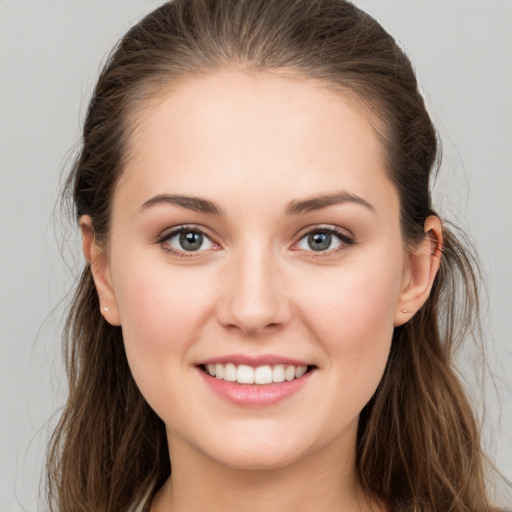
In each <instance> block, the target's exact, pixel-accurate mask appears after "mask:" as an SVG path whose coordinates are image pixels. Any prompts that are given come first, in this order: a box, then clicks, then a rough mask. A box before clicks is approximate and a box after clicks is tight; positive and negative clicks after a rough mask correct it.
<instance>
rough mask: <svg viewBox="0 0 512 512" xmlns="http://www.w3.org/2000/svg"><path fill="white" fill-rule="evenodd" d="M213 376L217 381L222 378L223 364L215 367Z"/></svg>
mask: <svg viewBox="0 0 512 512" xmlns="http://www.w3.org/2000/svg"><path fill="white" fill-rule="evenodd" d="M214 376H215V377H217V379H223V378H224V365H223V364H216V365H215V375H214Z"/></svg>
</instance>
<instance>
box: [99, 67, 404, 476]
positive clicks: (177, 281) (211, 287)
mask: <svg viewBox="0 0 512 512" xmlns="http://www.w3.org/2000/svg"><path fill="white" fill-rule="evenodd" d="M138 122H139V124H138V127H137V130H136V132H135V135H134V136H133V138H132V140H131V144H130V153H129V154H130V158H129V159H128V163H127V166H126V169H125V170H124V173H123V175H122V178H121V180H120V182H119V184H118V186H117V188H116V190H115V194H114V201H113V211H112V230H111V238H110V240H109V249H108V256H105V258H106V265H105V269H104V273H103V274H102V275H99V274H100V272H99V271H98V273H97V275H95V278H96V281H97V284H98V283H100V284H99V285H98V289H99V293H100V300H101V301H102V305H104V306H108V307H109V312H108V313H105V315H106V318H107V320H109V321H110V322H111V323H114V324H120V325H121V326H122V331H123V337H124V341H125V346H126V352H127V357H128V360H129V363H130V366H131V369H132V372H133V376H134V378H135V380H136V382H137V384H138V386H139V388H140V390H141V392H142V394H143V395H144V397H145V398H146V399H147V401H148V403H149V404H150V405H151V407H152V408H153V409H154V410H155V411H156V413H157V414H158V415H159V416H160V417H161V418H162V420H163V421H164V422H165V424H166V426H167V430H168V436H169V441H170V445H171V447H172V446H174V445H176V446H178V445H179V446H183V447H186V448H187V449H189V450H192V451H194V452H195V453H197V454H200V455H201V456H204V457H208V458H209V459H210V460H214V461H216V462H218V463H220V464H224V465H227V466H231V467H237V468H269V467H280V466H285V465H287V464H291V463H292V462H294V461H297V460H299V459H301V458H305V457H313V456H315V454H321V453H326V452H327V451H328V450H336V449H338V450H345V451H346V450H351V449H353V447H354V444H355V436H356V429H357V421H358V417H359V413H360V411H361V409H362V408H363V407H364V405H365V404H366V403H367V402H368V400H369V399H370V398H371V396H372V395H373V393H374V391H375V389H376V387H377V385H378V383H379V381H380V379H381V376H382V373H383V371H384V368H385V365H386V360H387V357H388V353H389V349H390V343H391V337H392V333H393V328H394V325H396V324H398V323H401V322H402V321H405V319H403V320H402V319H401V315H402V316H403V313H401V312H400V311H401V308H403V307H404V301H405V295H406V293H408V292H407V290H408V286H409V285H410V281H411V276H410V268H409V265H407V264H406V261H407V254H405V252H404V244H403V241H402V238H401V232H400V224H399V201H398V197H397V193H396V191H395V189H394V187H393V185H392V184H391V183H390V181H389V179H388V177H387V175H386V172H385V163H384V161H385V155H384V154H383V148H382V146H381V144H380V143H379V142H378V140H377V137H376V134H375V132H374V130H373V128H372V126H371V123H370V122H369V120H368V118H367V116H366V115H365V114H364V112H363V110H362V109H361V108H360V107H358V105H357V103H356V102H354V101H353V100H351V99H350V98H348V97H343V96H340V95H336V94H334V93H332V92H329V91H328V90H327V89H325V88H322V87H321V86H320V85H319V84H318V83H317V82H314V81H312V80H306V79H291V78H290V79H288V78H283V77H278V76H275V75H274V76H272V75H266V74H259V75H256V76H254V75H247V74H242V73H236V72H225V73H219V74H215V75H211V76H206V77H201V78H191V79H190V80H188V81H184V82H183V83H181V84H180V85H179V87H177V88H176V89H175V90H174V91H173V92H171V93H168V94H164V95H162V96H161V97H159V98H158V101H155V103H154V104H153V105H151V106H150V107H149V108H148V109H147V111H146V112H145V115H144V117H143V118H140V120H139V121H138ZM171 450H172V448H171Z"/></svg>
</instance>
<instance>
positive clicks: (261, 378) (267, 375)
mask: <svg viewBox="0 0 512 512" xmlns="http://www.w3.org/2000/svg"><path fill="white" fill-rule="evenodd" d="M271 382H272V368H270V366H258V367H257V368H256V370H254V383H255V384H270V383H271Z"/></svg>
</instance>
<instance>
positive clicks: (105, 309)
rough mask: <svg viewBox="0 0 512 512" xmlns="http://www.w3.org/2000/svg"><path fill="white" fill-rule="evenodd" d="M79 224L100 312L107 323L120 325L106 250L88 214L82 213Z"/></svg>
mask: <svg viewBox="0 0 512 512" xmlns="http://www.w3.org/2000/svg"><path fill="white" fill-rule="evenodd" d="M79 224H80V229H81V231H82V248H83V251H84V256H85V259H86V260H87V262H88V263H89V266H90V267H91V272H92V276H93V279H94V284H95V286H96V292H97V293H98V298H99V301H100V309H101V314H102V315H103V316H104V317H105V320H106V321H107V322H108V323H110V324H112V325H121V321H120V317H119V310H118V307H117V301H116V297H115V293H114V288H113V286H112V278H111V274H110V267H109V262H108V257H107V253H106V250H105V248H104V247H101V246H100V245H99V244H98V243H97V242H96V237H95V233H94V227H93V225H92V220H91V217H89V215H82V216H81V217H80V220H79Z"/></svg>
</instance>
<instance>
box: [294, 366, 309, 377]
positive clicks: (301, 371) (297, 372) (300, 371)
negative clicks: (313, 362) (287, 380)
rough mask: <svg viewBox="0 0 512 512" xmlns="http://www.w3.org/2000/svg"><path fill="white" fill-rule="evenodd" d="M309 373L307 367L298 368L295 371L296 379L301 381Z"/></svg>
mask: <svg viewBox="0 0 512 512" xmlns="http://www.w3.org/2000/svg"><path fill="white" fill-rule="evenodd" d="M307 371H308V368H307V366H297V368H296V370H295V378H297V379H300V378H301V377H302V376H303V375H304V374H305V373H306V372H307Z"/></svg>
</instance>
